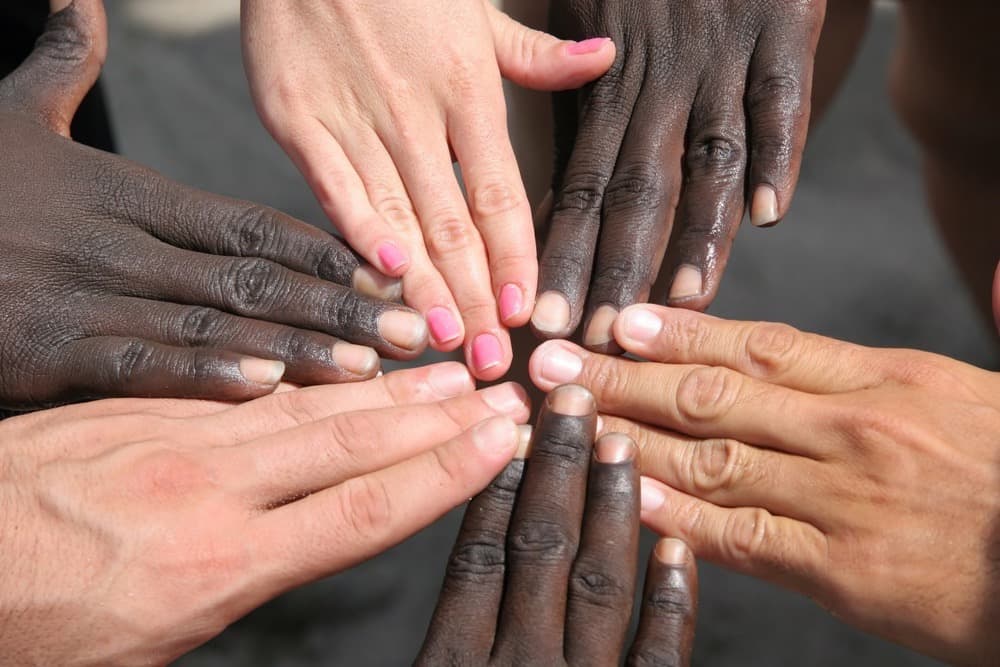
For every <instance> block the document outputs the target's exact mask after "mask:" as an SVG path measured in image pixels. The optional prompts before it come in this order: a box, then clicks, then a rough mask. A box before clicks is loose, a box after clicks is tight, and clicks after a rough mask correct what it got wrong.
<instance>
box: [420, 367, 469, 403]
mask: <svg viewBox="0 0 1000 667" xmlns="http://www.w3.org/2000/svg"><path fill="white" fill-rule="evenodd" d="M427 384H429V385H430V387H431V391H433V392H434V394H435V395H436V396H439V397H441V398H452V397H455V396H462V395H463V394H466V393H468V392H469V391H471V390H472V389H474V388H475V384H474V383H473V381H472V376H471V375H469V369H467V368H466V367H465V366H463V365H462V364H458V363H455V362H451V363H445V364H439V365H437V366H434V367H432V368H431V371H430V373H429V374H428V375H427Z"/></svg>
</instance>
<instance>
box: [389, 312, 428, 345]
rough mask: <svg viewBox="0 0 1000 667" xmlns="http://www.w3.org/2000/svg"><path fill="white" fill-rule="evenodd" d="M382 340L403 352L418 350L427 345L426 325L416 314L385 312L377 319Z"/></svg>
mask: <svg viewBox="0 0 1000 667" xmlns="http://www.w3.org/2000/svg"><path fill="white" fill-rule="evenodd" d="M378 331H379V333H380V334H382V338H385V339H386V340H387V341H389V342H390V343H392V344H393V345H395V346H396V347H401V348H403V349H404V350H419V349H420V348H422V347H423V346H424V345H425V344H426V343H427V323H426V322H424V318H422V317H420V315H418V314H417V313H411V312H408V311H405V310H387V311H385V312H384V313H382V314H381V315H380V316H379V318H378Z"/></svg>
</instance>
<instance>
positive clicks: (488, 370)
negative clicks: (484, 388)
mask: <svg viewBox="0 0 1000 667" xmlns="http://www.w3.org/2000/svg"><path fill="white" fill-rule="evenodd" d="M512 357H513V355H512V353H511V349H510V336H508V335H507V334H506V332H485V333H481V334H479V335H478V336H476V337H475V338H473V339H472V341H471V342H470V343H469V345H468V349H467V350H466V359H467V360H468V363H469V368H471V369H472V373H473V375H475V377H476V379H478V380H482V381H484V382H492V381H493V380H497V379H499V378H501V377H503V375H504V374H505V373H506V372H507V370H508V369H509V368H510V364H511V361H512Z"/></svg>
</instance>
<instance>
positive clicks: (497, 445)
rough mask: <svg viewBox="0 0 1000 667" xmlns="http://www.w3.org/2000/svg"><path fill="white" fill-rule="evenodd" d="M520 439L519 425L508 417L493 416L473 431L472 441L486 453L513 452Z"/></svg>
mask: <svg viewBox="0 0 1000 667" xmlns="http://www.w3.org/2000/svg"><path fill="white" fill-rule="evenodd" d="M519 440H520V433H519V431H518V428H517V425H516V424H514V422H512V421H511V420H510V419H508V418H506V417H493V418H492V419H487V420H486V421H484V422H481V423H479V424H478V425H477V426H476V427H475V429H473V431H472V442H473V443H475V445H476V447H477V448H479V450H480V451H481V452H484V453H486V454H502V453H506V452H513V450H514V448H515V447H517V445H518V442H519Z"/></svg>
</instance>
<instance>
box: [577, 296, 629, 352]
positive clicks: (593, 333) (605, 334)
mask: <svg viewBox="0 0 1000 667" xmlns="http://www.w3.org/2000/svg"><path fill="white" fill-rule="evenodd" d="M617 320H618V309H617V308H615V307H614V306H612V305H609V304H604V305H601V306H599V307H598V308H597V310H595V311H594V312H593V314H592V315H591V316H590V319H589V320H588V321H587V324H586V326H585V327H584V334H583V345H584V347H586V348H587V349H588V350H590V351H591V352H598V353H601V354H611V355H617V354H621V353H622V352H623V351H624V350H622V348H621V347H619V345H618V343H617V342H615V336H614V326H615V322H616V321H617Z"/></svg>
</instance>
